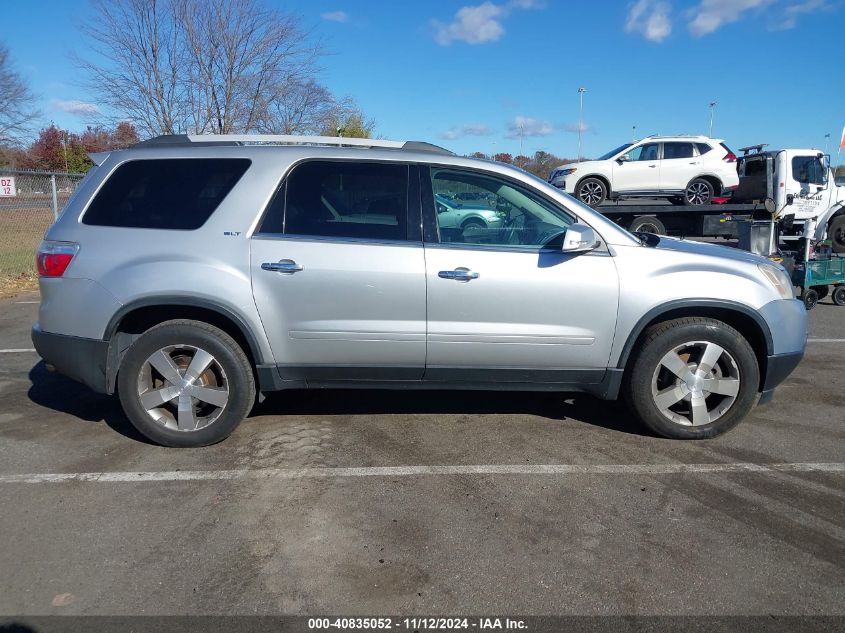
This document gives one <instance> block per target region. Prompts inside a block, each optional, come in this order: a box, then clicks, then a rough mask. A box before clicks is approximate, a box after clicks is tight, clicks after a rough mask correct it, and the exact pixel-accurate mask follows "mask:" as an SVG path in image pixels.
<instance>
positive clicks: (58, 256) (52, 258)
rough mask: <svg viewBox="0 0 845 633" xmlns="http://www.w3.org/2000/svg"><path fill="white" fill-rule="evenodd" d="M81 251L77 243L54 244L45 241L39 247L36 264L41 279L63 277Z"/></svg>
mask: <svg viewBox="0 0 845 633" xmlns="http://www.w3.org/2000/svg"><path fill="white" fill-rule="evenodd" d="M78 250H79V244H76V243H75V242H53V241H50V240H44V241H43V242H41V244H39V245H38V254H37V255H36V262H37V264H38V276H39V277H61V276H62V275H64V274H65V271H66V270H67V267H68V266H70V262H71V260H72V259H73V256H74V255H76V253H77V251H78Z"/></svg>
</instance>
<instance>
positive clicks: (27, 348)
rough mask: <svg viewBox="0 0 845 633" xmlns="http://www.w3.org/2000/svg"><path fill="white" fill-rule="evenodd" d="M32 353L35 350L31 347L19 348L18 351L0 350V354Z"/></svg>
mask: <svg viewBox="0 0 845 633" xmlns="http://www.w3.org/2000/svg"><path fill="white" fill-rule="evenodd" d="M34 351H35V349H33V348H32V347H21V348H18V349H0V354H28V353H29V352H34Z"/></svg>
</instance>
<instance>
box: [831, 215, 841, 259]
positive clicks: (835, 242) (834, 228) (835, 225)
mask: <svg viewBox="0 0 845 633" xmlns="http://www.w3.org/2000/svg"><path fill="white" fill-rule="evenodd" d="M827 237H828V238H829V239H830V244H831V246H832V248H833V252H834V253H845V215H837V216H836V217H835V218H833V219H832V220H831V221H830V224H828V225H827Z"/></svg>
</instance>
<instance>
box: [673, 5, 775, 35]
mask: <svg viewBox="0 0 845 633" xmlns="http://www.w3.org/2000/svg"><path fill="white" fill-rule="evenodd" d="M771 2H772V0H701V1H700V2H699V4H698V5H697V6H696V7H694V8H693V9H691V10H690V12H689V16H690V17H691V20H690V22H689V24H688V25H687V26H688V28H689V30H690V32H691V33H692V34H693V35H695V36H696V37H702V36H704V35H708V34H709V33H713V32H714V31H716V30H717V29H719V28H720V27H722V26H723V25H725V24H730V23H732V22H736V21H737V20H739V19H740V18H741V17H742V14H743V13H745V12H746V11H749V10H751V9H759V8H761V7H764V6H766V5H767V4H770V3H771Z"/></svg>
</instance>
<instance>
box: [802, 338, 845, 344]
mask: <svg viewBox="0 0 845 633" xmlns="http://www.w3.org/2000/svg"><path fill="white" fill-rule="evenodd" d="M807 342H808V343H845V338H808V339H807Z"/></svg>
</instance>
